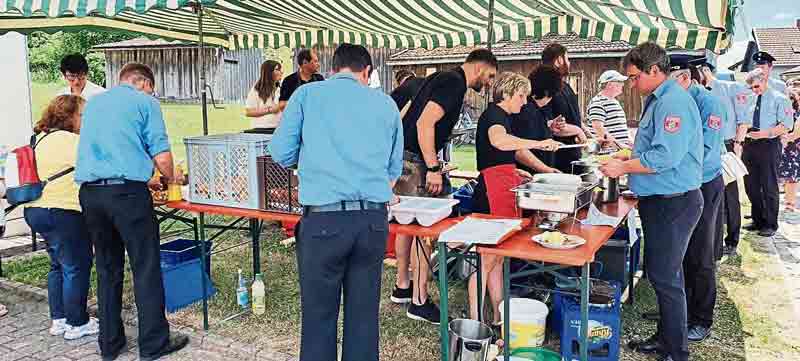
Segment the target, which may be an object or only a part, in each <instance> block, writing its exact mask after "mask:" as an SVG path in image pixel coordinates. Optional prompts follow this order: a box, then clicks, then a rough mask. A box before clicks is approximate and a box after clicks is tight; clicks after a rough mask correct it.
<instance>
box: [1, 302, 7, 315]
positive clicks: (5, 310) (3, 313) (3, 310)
mask: <svg viewBox="0 0 800 361" xmlns="http://www.w3.org/2000/svg"><path fill="white" fill-rule="evenodd" d="M7 314H8V308H7V307H6V306H5V305H3V304H0V317H3V316H5V315H7Z"/></svg>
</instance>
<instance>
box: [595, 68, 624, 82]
mask: <svg viewBox="0 0 800 361" xmlns="http://www.w3.org/2000/svg"><path fill="white" fill-rule="evenodd" d="M626 80H628V77H627V76H624V75H622V74H620V72H618V71H616V70H606V71H604V72H603V74H600V77H599V78H598V79H597V82H598V83H600V84H605V83H608V82H610V81H626Z"/></svg>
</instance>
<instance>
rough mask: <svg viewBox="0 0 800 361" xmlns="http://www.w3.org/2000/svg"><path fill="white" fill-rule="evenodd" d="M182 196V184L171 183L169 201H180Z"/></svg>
mask: <svg viewBox="0 0 800 361" xmlns="http://www.w3.org/2000/svg"><path fill="white" fill-rule="evenodd" d="M182 198H183V197H182V195H181V185H180V184H170V185H168V186H167V201H169V202H176V201H180V200H181V199H182Z"/></svg>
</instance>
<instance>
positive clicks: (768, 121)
mask: <svg viewBox="0 0 800 361" xmlns="http://www.w3.org/2000/svg"><path fill="white" fill-rule="evenodd" d="M745 81H746V82H747V85H748V86H749V87H750V89H751V90H752V91H753V93H754V94H755V96H753V97H750V99H749V100H748V103H747V108H746V109H747V116H748V119H752V123H751V125H752V127H751V128H750V129H749V130H748V133H747V138H746V139H745V142H744V150H743V152H742V162H744V165H745V166H746V167H747V171H748V173H749V174H748V175H746V176H745V177H744V189H745V192H747V197H748V198H750V203H751V204H752V208H751V209H750V215H751V217H752V219H753V223H751V224H749V225H747V226H745V227H744V229H746V230H748V231H758V234H759V235H760V236H762V237H772V236H773V235H775V232H776V231H777V230H778V207H779V195H778V165H779V163H780V157H781V148H782V146H781V141H780V136H781V135H784V134H786V133H787V132H788V131H789V130H791V129H792V126H793V125H794V110H793V109H792V105H791V103H790V101H789V98H788V97H786V95H784V93H782V92H780V91H778V90H776V89H772V88H771V87H770V84H769V79H768V78H767V73H766V72H764V70H762V69H760V68H759V69H755V70H753V71H751V72H749V73H747V78H746V79H745Z"/></svg>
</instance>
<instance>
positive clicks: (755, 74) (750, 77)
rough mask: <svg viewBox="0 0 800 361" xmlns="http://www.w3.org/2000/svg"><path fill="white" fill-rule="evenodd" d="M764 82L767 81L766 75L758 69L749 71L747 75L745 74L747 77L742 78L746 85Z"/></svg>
mask: <svg viewBox="0 0 800 361" xmlns="http://www.w3.org/2000/svg"><path fill="white" fill-rule="evenodd" d="M765 80H767V75H766V74H764V70H762V69H760V68H756V69H753V70H751V71H750V72H749V73H747V76H746V77H745V78H744V81H745V82H746V83H747V84H753V83H755V82H763V81H765Z"/></svg>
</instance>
